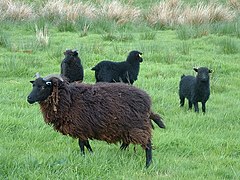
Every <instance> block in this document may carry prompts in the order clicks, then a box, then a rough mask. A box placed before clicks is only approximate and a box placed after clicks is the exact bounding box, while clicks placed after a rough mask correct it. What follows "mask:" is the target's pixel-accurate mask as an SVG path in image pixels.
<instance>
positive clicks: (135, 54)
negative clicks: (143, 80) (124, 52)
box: [127, 51, 143, 63]
mask: <svg viewBox="0 0 240 180" xmlns="http://www.w3.org/2000/svg"><path fill="white" fill-rule="evenodd" d="M127 61H137V62H140V63H141V62H143V58H142V53H141V52H139V51H131V52H130V53H129V55H128V58H127Z"/></svg>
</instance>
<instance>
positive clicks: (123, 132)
mask: <svg viewBox="0 0 240 180" xmlns="http://www.w3.org/2000/svg"><path fill="white" fill-rule="evenodd" d="M52 82H53V92H52V95H51V96H49V97H48V98H47V99H46V100H45V101H43V102H40V107H41V110H42V113H43V117H44V120H45V122H46V123H48V124H52V125H53V127H54V128H55V129H56V130H57V131H60V132H61V133H62V134H64V135H70V136H72V137H74V138H79V139H80V140H87V139H97V140H103V141H106V142H108V143H117V142H124V143H128V144H129V143H133V144H141V145H142V147H143V148H146V147H147V143H148V142H149V140H151V129H152V126H151V121H150V119H149V116H150V113H151V110H150V108H151V100H150V97H149V96H148V94H147V93H145V92H144V91H142V90H140V89H138V88H135V87H134V86H129V85H126V84H123V83H97V84H94V85H89V84H83V83H81V84H79V83H71V84H68V83H66V82H64V81H63V82H62V81H60V80H59V79H57V78H53V79H52Z"/></svg>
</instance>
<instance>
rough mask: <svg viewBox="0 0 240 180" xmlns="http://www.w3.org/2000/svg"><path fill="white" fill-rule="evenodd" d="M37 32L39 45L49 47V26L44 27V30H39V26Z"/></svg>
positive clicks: (36, 28) (36, 27)
mask: <svg viewBox="0 0 240 180" xmlns="http://www.w3.org/2000/svg"><path fill="white" fill-rule="evenodd" d="M35 30H36V39H37V43H38V45H39V46H40V47H47V46H48V45H49V35H48V28H47V26H46V25H44V26H43V27H42V28H40V29H39V28H38V26H37V25H35Z"/></svg>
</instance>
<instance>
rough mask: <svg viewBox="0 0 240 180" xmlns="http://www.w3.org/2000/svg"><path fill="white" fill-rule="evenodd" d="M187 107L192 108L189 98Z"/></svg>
mask: <svg viewBox="0 0 240 180" xmlns="http://www.w3.org/2000/svg"><path fill="white" fill-rule="evenodd" d="M188 108H189V109H192V102H191V101H190V100H188Z"/></svg>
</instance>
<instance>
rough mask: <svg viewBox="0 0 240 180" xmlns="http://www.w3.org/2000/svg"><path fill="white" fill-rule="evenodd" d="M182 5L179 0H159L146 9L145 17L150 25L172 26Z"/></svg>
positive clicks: (175, 22)
mask: <svg viewBox="0 0 240 180" xmlns="http://www.w3.org/2000/svg"><path fill="white" fill-rule="evenodd" d="M182 6H183V3H182V2H181V1H179V0H169V1H161V2H160V3H158V4H154V5H152V6H151V7H150V8H149V9H148V11H147V14H146V15H145V18H146V20H147V21H148V22H149V23H150V24H151V25H157V24H158V25H159V24H160V26H173V25H174V24H177V21H178V17H179V15H180V14H181V11H182Z"/></svg>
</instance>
